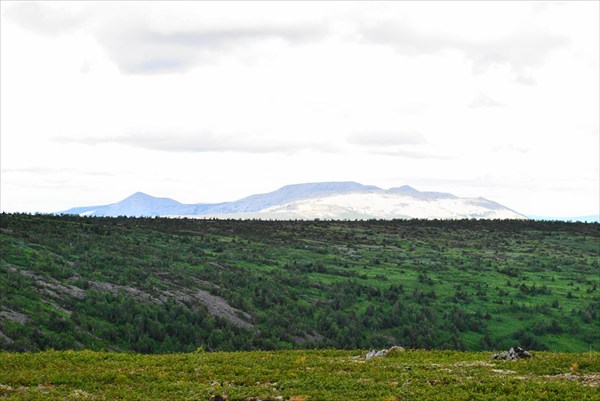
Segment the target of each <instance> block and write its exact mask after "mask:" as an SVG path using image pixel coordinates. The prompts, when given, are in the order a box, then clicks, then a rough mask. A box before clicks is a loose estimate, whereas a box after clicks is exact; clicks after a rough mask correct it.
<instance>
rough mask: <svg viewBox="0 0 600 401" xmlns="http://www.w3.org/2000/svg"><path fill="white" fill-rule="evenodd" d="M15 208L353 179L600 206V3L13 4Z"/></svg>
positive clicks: (4, 49)
mask: <svg viewBox="0 0 600 401" xmlns="http://www.w3.org/2000/svg"><path fill="white" fill-rule="evenodd" d="M0 4H1V47H0V51H1V57H0V60H1V83H0V88H1V111H0V112H1V114H0V116H1V118H0V121H1V131H0V134H1V136H0V138H1V168H2V176H1V178H2V180H1V209H2V210H3V211H26V212H35V211H39V212H53V211H60V210H65V209H68V208H70V207H72V206H83V205H94V204H106V203H112V202H116V201H119V200H121V199H122V198H125V197H126V196H129V195H130V194H132V193H134V192H136V191H142V192H146V193H148V194H150V195H154V196H164V197H170V198H173V199H176V200H178V201H180V202H185V203H198V202H218V201H227V200H236V199H239V198H241V197H244V196H247V195H251V194H254V193H262V192H269V191H272V190H275V189H277V188H279V187H281V186H283V185H286V184H294V183H302V182H318V181H357V182H360V183H363V184H370V185H377V186H380V187H383V188H389V187H395V186H400V185H405V184H407V185H411V186H413V187H415V188H417V189H419V190H433V191H444V192H451V193H454V194H455V195H458V196H483V197H485V198H488V199H491V200H494V201H497V202H499V203H502V204H504V205H505V206H508V207H510V208H512V209H514V210H516V211H518V212H521V213H524V214H530V215H546V216H574V215H586V214H596V213H598V208H599V206H598V205H599V201H600V199H599V197H600V195H599V186H600V184H599V176H600V174H599V163H600V155H599V152H600V150H599V149H600V145H599V130H598V126H599V119H600V117H599V109H600V104H599V97H600V83H599V75H600V74H599V49H600V44H599V39H598V38H599V36H600V33H599V31H598V30H599V26H600V21H599V19H600V17H599V15H600V10H599V2H597V1H586V2H574V1H569V2H564V3H562V2H550V3H543V2H539V1H535V2H516V1H514V2H491V1H486V2H477V3H476V2H449V1H444V2H440V3H437V2H432V1H427V2H421V3H411V2H381V3H376V2H369V3H367V2H348V3H344V2H337V1H336V2H332V3H323V2H279V3H275V2H246V1H244V2H240V3H237V2H222V3H210V2H181V3H175V2H164V3H163V2H147V3H145V2H137V1H136V2H131V3H124V2H98V3H93V2H78V3H75V2H64V3H61V2H48V1H44V2H40V3H26V2H10V1H2V2H1V3H0Z"/></svg>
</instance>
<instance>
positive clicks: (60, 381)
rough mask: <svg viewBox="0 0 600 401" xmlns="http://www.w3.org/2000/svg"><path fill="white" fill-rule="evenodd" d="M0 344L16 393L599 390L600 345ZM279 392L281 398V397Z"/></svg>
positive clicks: (596, 395)
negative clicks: (193, 349) (98, 348)
mask: <svg viewBox="0 0 600 401" xmlns="http://www.w3.org/2000/svg"><path fill="white" fill-rule="evenodd" d="M361 354H364V352H361V351H337V350H324V351H274V352H214V353H212V352H210V353H209V352H198V353H190V354H168V355H142V354H116V353H107V352H93V351H60V352H59V351H46V352H39V353H0V398H5V399H10V400H42V399H44V400H50V399H52V400H59V399H60V400H63V399H64V400H76V399H88V400H208V399H210V398H211V397H213V396H215V398H213V399H219V398H218V397H217V396H220V397H223V398H221V399H227V400H229V401H233V400H245V399H247V398H250V397H258V398H260V399H262V400H276V399H284V400H294V401H301V400H303V401H309V400H310V401H313V400H411V401H412V400H561V401H563V400H600V353H598V352H593V353H550V352H537V353H535V355H534V357H533V358H531V359H528V360H519V361H516V362H510V361H496V360H491V359H490V355H491V353H487V352H479V353H477V352H455V351H419V350H415V351H412V350H411V351H405V352H394V353H392V354H390V355H388V356H387V357H386V358H376V359H371V360H368V361H365V360H364V359H363V358H356V356H358V355H361ZM277 397H281V398H277Z"/></svg>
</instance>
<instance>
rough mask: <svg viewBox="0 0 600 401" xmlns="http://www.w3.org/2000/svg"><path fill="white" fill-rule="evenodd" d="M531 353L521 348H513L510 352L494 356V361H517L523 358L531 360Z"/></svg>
mask: <svg viewBox="0 0 600 401" xmlns="http://www.w3.org/2000/svg"><path fill="white" fill-rule="evenodd" d="M532 356H533V355H531V354H530V353H529V352H527V351H525V350H524V349H523V348H521V347H512V348H511V349H509V350H508V351H504V352H500V353H498V354H494V355H492V359H505V360H507V361H517V360H519V359H521V358H531V357H532Z"/></svg>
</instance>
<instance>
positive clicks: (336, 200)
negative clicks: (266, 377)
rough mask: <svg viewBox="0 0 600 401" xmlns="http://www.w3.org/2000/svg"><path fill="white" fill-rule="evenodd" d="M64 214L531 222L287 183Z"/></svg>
mask: <svg viewBox="0 0 600 401" xmlns="http://www.w3.org/2000/svg"><path fill="white" fill-rule="evenodd" d="M59 213H60V214H78V215H82V216H132V217H134V216H135V217H140V216H149V217H153V216H163V217H199V218H209V217H217V218H219V217H220V218H261V219H276V220H283V219H316V218H319V219H372V218H376V219H410V218H425V219H433V218H437V219H462V218H478V219H527V218H528V217H527V216H525V215H522V214H520V213H517V212H515V211H514V210H511V209H509V208H507V207H505V206H503V205H500V204H499V203H496V202H493V201H490V200H487V199H484V198H459V197H457V196H455V195H452V194H449V193H443V192H421V191H418V190H416V189H414V188H412V187H410V186H408V185H405V186H401V187H397V188H390V189H381V188H379V187H376V186H373V185H362V184H359V183H356V182H319V183H308V184H296V185H286V186H284V187H282V188H280V189H278V190H276V191H273V192H269V193H266V194H257V195H252V196H248V197H246V198H243V199H240V200H237V201H233V202H223V203H214V204H208V203H196V204H183V203H180V202H177V201H175V200H173V199H169V198H156V197H153V196H150V195H147V194H144V193H142V192H136V193H135V194H133V195H131V196H129V197H128V198H126V199H123V200H122V201H120V202H117V203H112V204H110V205H101V206H84V207H75V208H72V209H69V210H65V211H63V212H59Z"/></svg>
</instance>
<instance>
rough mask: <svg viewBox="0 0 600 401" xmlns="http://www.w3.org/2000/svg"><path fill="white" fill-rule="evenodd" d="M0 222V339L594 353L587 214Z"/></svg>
mask: <svg viewBox="0 0 600 401" xmlns="http://www.w3.org/2000/svg"><path fill="white" fill-rule="evenodd" d="M0 229H1V232H0V236H1V237H0V238H1V242H0V246H1V264H0V269H1V273H2V274H0V348H1V349H4V350H6V351H38V350H48V349H54V350H69V349H71V350H80V349H88V350H95V351H127V352H138V353H145V354H148V353H173V352H191V351H194V350H196V349H198V348H199V347H203V349H205V350H209V351H241V350H265V351H266V350H289V349H326V348H336V349H367V348H384V347H389V346H391V345H402V346H404V347H406V348H414V349H437V350H444V349H446V350H466V351H485V350H506V349H508V348H510V347H511V346H513V345H520V346H521V347H523V348H525V349H527V350H548V351H558V352H560V351H568V352H589V351H590V350H592V351H598V350H599V349H600V330H599V319H600V315H599V314H600V295H599V294H600V292H599V291H600V290H599V288H598V287H599V286H600V275H599V268H600V267H599V245H600V242H599V241H600V225H599V224H597V223H587V224H586V223H565V222H537V221H516V220H494V221H489V220H446V221H437V220H392V221H385V220H370V221H260V220H245V221H240V220H197V219H167V218H126V217H118V218H86V217H79V216H66V215H65V216H52V215H29V214H6V213H4V214H2V215H0ZM66 355H71V354H66ZM82 355H83V356H82V358H83V357H84V356H85V357H86V358H87V357H90V358H92V357H93V358H103V356H101V355H106V354H90V353H86V354H82ZM265 355H272V354H265ZM290 355H296V354H293V353H292V354H290ZM312 355H321V354H312ZM335 355H346V354H344V353H340V354H335ZM65 357H66V356H65ZM236 357H238V356H236ZM10 358H20V357H19V356H16V355H13V356H11V357H10ZM74 358H76V357H74ZM114 358H117V359H115V361H119V359H118V358H119V357H114ZM124 358H125V357H124ZM140 358H142V357H141V356H140ZM182 358H183V357H182ZM207 358H208V356H207ZM232 358H233V356H232ZM134 359H135V358H134ZM160 360H161V359H156V361H160ZM115 363H117V362H115Z"/></svg>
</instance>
